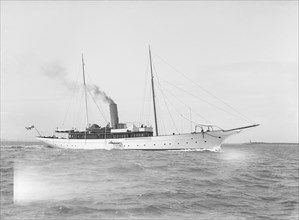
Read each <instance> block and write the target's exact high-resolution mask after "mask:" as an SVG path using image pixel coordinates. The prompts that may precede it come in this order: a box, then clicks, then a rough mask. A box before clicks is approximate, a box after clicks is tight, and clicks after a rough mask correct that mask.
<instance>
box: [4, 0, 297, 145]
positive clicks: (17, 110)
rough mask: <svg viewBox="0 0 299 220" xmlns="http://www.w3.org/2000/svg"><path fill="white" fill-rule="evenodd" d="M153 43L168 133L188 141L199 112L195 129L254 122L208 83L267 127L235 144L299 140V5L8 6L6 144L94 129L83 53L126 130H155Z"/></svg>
mask: <svg viewBox="0 0 299 220" xmlns="http://www.w3.org/2000/svg"><path fill="white" fill-rule="evenodd" d="M149 44H150V45H151V48H152V52H153V56H152V58H153V63H154V70H155V72H156V73H157V74H158V77H156V85H157V88H156V93H157V98H158V120H159V127H160V130H161V132H162V133H165V132H168V133H172V132H189V131H190V122H189V121H187V120H186V119H185V118H190V108H191V109H192V110H191V119H192V121H195V122H202V123H213V124H216V125H219V126H220V127H222V128H232V127H239V126H246V125H248V124H249V122H247V121H248V119H247V121H246V120H243V119H242V118H241V117H235V115H236V114H238V113H236V112H235V111H233V110H232V109H230V108H229V107H228V106H227V105H225V104H223V103H222V102H220V101H219V100H218V99H215V98H214V97H213V96H211V95H210V94H208V93H207V92H205V91H204V90H202V89H201V88H200V87H198V86H197V85H196V84H198V85H200V86H201V87H203V88H204V89H205V90H207V91H209V92H211V93H212V94H214V95H215V96H217V97H219V98H220V99H221V100H224V101H225V102H226V103H228V104H229V105H230V106H233V108H234V109H236V110H237V111H238V112H240V113H242V115H245V116H246V118H249V119H250V120H249V121H250V122H255V123H260V124H261V126H260V127H257V128H252V129H249V130H247V131H244V132H243V133H241V134H239V135H236V136H234V137H231V138H230V139H229V140H228V141H227V142H247V141H249V140H252V141H270V142H298V1H263V2H260V1H224V2H222V1H210V2H208V1H197V2H196V1H186V2H183V1H181V2H180V1H173V2H171V1H165V2H156V1H152V2H146V1H141V2H137V1H128V2H120V1H116V2H108V1H98V2H97V1H88V2H83V1H82V2H81V1H73V2H72V1H65V2H58V1H52V2H51V1H32V2H30V1H25V2H22V1H15V2H9V1H1V138H2V139H3V138H5V139H13V140H34V136H35V135H36V134H35V132H34V131H27V130H25V126H29V125H32V124H34V125H35V126H36V127H37V128H38V129H39V130H40V131H41V132H47V133H51V132H52V131H53V130H54V129H55V128H56V127H61V126H62V125H63V127H65V128H66V127H74V126H76V127H77V128H82V127H84V124H85V123H86V122H85V115H84V111H85V110H84V105H83V104H84V101H83V92H82V90H81V89H80V87H73V85H74V84H76V83H75V82H77V83H82V66H81V54H82V53H83V54H84V59H85V64H86V74H87V76H86V80H87V83H88V84H95V85H97V86H98V87H99V88H100V89H101V90H103V91H105V93H106V94H107V95H108V96H110V97H111V98H112V99H113V100H114V101H115V102H116V103H117V104H118V110H119V117H120V121H121V122H136V121H140V120H141V122H142V123H150V124H152V125H153V114H152V107H151V102H150V91H149V82H150V80H149V75H148V73H149V68H148V61H149V56H148V45H149ZM165 61H166V62H165ZM169 64H170V65H169ZM172 67H174V68H175V69H176V70H177V71H175V70H174V69H173V68H172ZM178 71H179V72H181V73H183V74H184V75H185V76H187V77H188V78H189V79H190V80H191V81H190V80H187V79H186V77H184V76H183V75H181V74H180V73H178ZM157 79H159V81H157ZM164 98H165V100H164ZM144 100H146V101H144ZM96 102H97V104H98V106H99V107H100V108H101V109H102V111H103V113H104V115H105V116H104V117H105V118H106V121H105V120H104V119H103V117H102V116H101V114H100V113H99V111H97V107H96V105H95V104H94V103H93V100H92V99H91V98H90V96H89V98H88V105H89V107H90V112H89V118H90V122H91V123H97V124H100V125H105V124H106V123H107V120H108V121H109V112H108V105H107V103H105V102H103V101H102V100H100V99H97V100H96ZM182 102H183V103H185V105H184V104H182ZM80 103H81V104H80ZM165 103H166V104H165ZM188 106H189V107H190V108H189V107H188ZM215 106H216V107H215ZM169 112H171V116H170V115H169ZM200 116H201V117H202V118H201V117H200ZM63 122H64V123H63ZM193 126H194V125H193ZM177 130H178V131H177Z"/></svg>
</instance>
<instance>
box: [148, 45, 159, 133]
mask: <svg viewBox="0 0 299 220" xmlns="http://www.w3.org/2000/svg"><path fill="white" fill-rule="evenodd" d="M149 57H150V66H151V76H152V77H151V78H152V94H153V105H154V115H155V128H156V136H159V133H158V123H157V113H156V101H155V88H154V75H153V67H152V54H151V47H150V46H149Z"/></svg>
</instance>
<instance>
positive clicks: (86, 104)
mask: <svg viewBox="0 0 299 220" xmlns="http://www.w3.org/2000/svg"><path fill="white" fill-rule="evenodd" d="M82 69H83V85H84V93H85V110H86V124H87V127H88V126H89V122H88V110H87V92H86V83H85V71H84V59H83V54H82ZM85 136H86V135H85Z"/></svg>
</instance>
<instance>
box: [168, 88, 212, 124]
mask: <svg viewBox="0 0 299 220" xmlns="http://www.w3.org/2000/svg"><path fill="white" fill-rule="evenodd" d="M164 90H165V91H166V92H168V93H169V94H170V95H171V96H173V97H174V98H175V99H176V100H178V101H179V102H180V103H181V104H183V105H184V106H185V107H186V108H188V109H190V108H191V107H190V106H189V105H187V104H186V103H184V102H183V101H182V100H180V99H179V98H178V97H177V96H175V95H174V94H173V93H172V92H170V91H169V90H168V89H166V88H165V87H164ZM192 112H193V113H195V114H196V115H197V116H199V117H200V118H202V119H203V120H205V121H207V122H208V123H212V122H211V121H210V120H208V119H207V118H205V117H204V116H202V115H201V114H199V113H197V112H195V111H192ZM178 113H179V114H180V115H181V113H180V112H179V111H178Z"/></svg>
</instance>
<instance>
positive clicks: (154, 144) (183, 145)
mask: <svg viewBox="0 0 299 220" xmlns="http://www.w3.org/2000/svg"><path fill="white" fill-rule="evenodd" d="M238 132H239V131H231V132H226V131H210V132H204V133H190V134H176V135H165V136H153V137H136V138H123V139H122V138H117V139H115V138H114V139H86V140H85V139H60V138H51V137H49V138H47V137H37V139H38V140H39V141H41V142H43V143H45V144H47V145H49V146H52V147H59V148H66V149H86V150H87V149H88V150H95V149H107V150H111V149H121V150H183V149H194V150H196V149H198V150H211V151H218V150H220V147H221V144H222V142H223V141H224V140H225V139H226V138H227V137H229V136H230V135H232V134H235V133H238Z"/></svg>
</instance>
